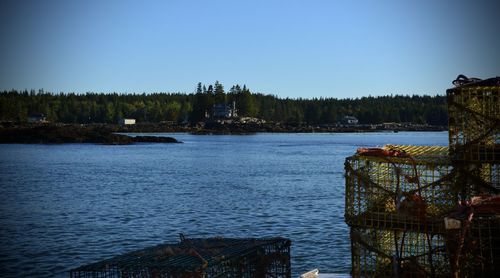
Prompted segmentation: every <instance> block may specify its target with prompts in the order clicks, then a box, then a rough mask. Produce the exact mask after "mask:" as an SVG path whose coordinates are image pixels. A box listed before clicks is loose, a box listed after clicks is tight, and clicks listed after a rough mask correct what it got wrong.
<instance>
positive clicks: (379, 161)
mask: <svg viewBox="0 0 500 278" xmlns="http://www.w3.org/2000/svg"><path fill="white" fill-rule="evenodd" d="M381 150H382V151H384V150H386V151H395V152H397V154H399V155H385V154H384V155H363V154H360V153H358V154H356V155H354V156H351V157H348V158H347V159H346V162H345V173H346V194H345V198H346V200H345V220H346V223H347V224H349V225H350V226H353V227H372V228H386V229H403V230H413V231H424V232H431V231H435V232H437V231H442V230H443V229H444V226H443V221H442V217H440V216H442V215H445V214H446V213H447V212H449V211H450V210H452V209H453V208H454V207H455V206H456V204H457V201H458V199H459V196H458V194H457V191H458V190H457V189H456V188H455V187H454V182H453V181H454V178H455V173H456V172H455V171H454V170H453V167H452V166H451V162H450V160H449V159H448V149H447V148H446V147H424V146H395V145H386V146H385V147H384V148H383V149H381Z"/></svg>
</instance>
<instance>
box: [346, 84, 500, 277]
mask: <svg viewBox="0 0 500 278" xmlns="http://www.w3.org/2000/svg"><path fill="white" fill-rule="evenodd" d="M453 84H454V85H455V88H452V89H449V90H448V91H447V101H448V107H449V140H450V141H449V148H448V147H435V146H398V145H386V146H384V147H383V148H361V149H358V151H357V153H356V154H355V155H353V156H351V157H348V158H346V163H345V173H346V174H345V176H346V192H345V193H346V194H345V198H346V200H345V221H346V223H347V224H348V225H349V226H350V228H351V250H352V275H353V276H354V277H384V276H392V277H450V276H455V277H491V276H494V274H495V273H498V272H499V271H500V197H498V196H497V195H496V194H498V193H500V78H498V77H497V78H491V79H487V80H484V81H483V80H479V79H467V78H466V77H465V76H459V77H458V78H457V80H455V81H454V82H453Z"/></svg>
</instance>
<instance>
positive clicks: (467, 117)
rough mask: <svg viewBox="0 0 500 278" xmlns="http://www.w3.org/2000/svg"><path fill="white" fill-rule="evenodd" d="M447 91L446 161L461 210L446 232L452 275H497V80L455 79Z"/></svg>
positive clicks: (499, 240) (499, 199)
mask: <svg viewBox="0 0 500 278" xmlns="http://www.w3.org/2000/svg"><path fill="white" fill-rule="evenodd" d="M453 84H454V85H455V87H454V88H451V89H448V90H447V92H446V95H447V102H448V117H449V145H450V158H451V160H452V164H453V167H454V168H455V169H457V174H458V175H457V178H456V184H457V185H458V187H459V188H460V190H461V191H460V195H461V200H462V203H461V208H460V211H458V212H456V215H454V216H453V219H454V220H459V221H460V222H457V224H458V223H459V225H456V229H448V231H447V232H448V235H449V237H450V240H449V244H448V249H449V250H450V253H451V255H450V256H451V258H452V265H451V266H452V268H453V271H454V273H455V274H459V275H460V276H469V277H472V276H474V277H481V276H482V277H492V276H495V274H496V273H499V272H500V196H499V195H498V194H499V193H500V77H495V78H490V79H486V80H479V79H475V78H472V79H469V78H467V77H465V76H463V75H460V76H459V77H458V78H457V79H456V80H455V81H454V82H453Z"/></svg>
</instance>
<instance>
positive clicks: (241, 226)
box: [0, 132, 448, 277]
mask: <svg viewBox="0 0 500 278" xmlns="http://www.w3.org/2000/svg"><path fill="white" fill-rule="evenodd" d="M160 135H162V136H167V135H168V136H174V137H176V138H177V139H179V140H181V141H183V142H185V143H184V144H137V145H130V146H106V145H92V144H63V145H18V144H12V145H0V273H2V275H1V276H4V277H9V276H11V277H22V276H36V277H53V276H68V270H69V269H71V268H74V267H77V266H79V265H81V264H86V263H90V262H94V261H97V260H101V259H105V258H108V257H110V256H113V255H117V254H120V253H123V252H126V251H132V250H135V249H139V248H144V247H147V246H150V245H156V244H159V243H163V242H166V241H168V242H173V241H174V242H175V241H178V234H179V233H184V234H185V235H186V236H187V237H189V236H192V237H195V236H196V237H199V236H207V237H209V236H225V237H264V236H283V237H288V238H290V239H291V240H292V272H293V276H294V277H296V276H297V275H298V274H299V273H301V272H304V271H306V270H309V269H312V268H320V270H321V271H322V272H336V273H348V272H349V270H350V244H349V236H348V228H347V226H346V224H345V223H344V221H343V214H344V212H343V211H344V209H343V207H344V176H343V172H344V168H343V166H344V158H345V157H346V156H349V155H351V154H353V153H354V152H355V150H356V148H357V147H360V146H382V145H383V144H386V143H392V144H414V145H447V140H448V137H447V133H446V132H426V133H419V132H412V133H408V132H400V133H350V134H347V133H346V134H257V135H245V136H234V135H233V136H222V135H220V136H203V135H189V134H160Z"/></svg>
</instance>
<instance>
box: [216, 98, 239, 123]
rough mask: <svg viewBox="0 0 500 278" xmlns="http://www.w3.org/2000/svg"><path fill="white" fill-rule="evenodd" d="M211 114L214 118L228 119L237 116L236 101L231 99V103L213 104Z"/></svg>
mask: <svg viewBox="0 0 500 278" xmlns="http://www.w3.org/2000/svg"><path fill="white" fill-rule="evenodd" d="M212 116H213V118H215V119H229V118H236V117H238V113H237V111H236V102H235V101H233V103H232V104H225V103H218V104H215V105H214V110H213V115H212Z"/></svg>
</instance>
